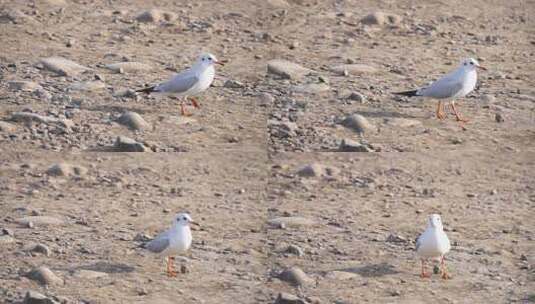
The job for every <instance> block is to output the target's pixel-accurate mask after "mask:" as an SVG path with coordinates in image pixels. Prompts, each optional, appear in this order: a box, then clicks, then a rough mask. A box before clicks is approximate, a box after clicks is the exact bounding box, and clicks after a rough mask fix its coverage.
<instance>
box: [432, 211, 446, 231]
mask: <svg viewBox="0 0 535 304" xmlns="http://www.w3.org/2000/svg"><path fill="white" fill-rule="evenodd" d="M429 227H433V228H435V229H442V228H443V226H442V219H441V218H440V214H431V215H430V216H429Z"/></svg>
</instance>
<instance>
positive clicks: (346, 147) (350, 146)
mask: <svg viewBox="0 0 535 304" xmlns="http://www.w3.org/2000/svg"><path fill="white" fill-rule="evenodd" d="M338 149H339V150H340V152H374V151H375V150H374V149H373V148H372V147H371V146H370V145H367V144H362V143H360V142H357V141H355V140H352V139H348V138H344V139H342V142H341V143H340V147H339V148H338Z"/></svg>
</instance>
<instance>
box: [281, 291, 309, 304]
mask: <svg viewBox="0 0 535 304" xmlns="http://www.w3.org/2000/svg"><path fill="white" fill-rule="evenodd" d="M275 304H307V302H306V301H304V300H302V299H300V298H299V297H298V296H295V295H293V294H289V293H286V292H281V293H279V295H278V296H277V299H276V300H275Z"/></svg>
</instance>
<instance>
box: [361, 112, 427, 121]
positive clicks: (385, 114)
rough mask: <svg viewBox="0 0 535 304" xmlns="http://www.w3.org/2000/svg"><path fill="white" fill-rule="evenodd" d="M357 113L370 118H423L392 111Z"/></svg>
mask: <svg viewBox="0 0 535 304" xmlns="http://www.w3.org/2000/svg"><path fill="white" fill-rule="evenodd" d="M357 114H360V115H362V116H364V117H368V118H412V119H415V118H421V117H418V116H414V115H408V114H404V113H399V112H392V111H358V112H357Z"/></svg>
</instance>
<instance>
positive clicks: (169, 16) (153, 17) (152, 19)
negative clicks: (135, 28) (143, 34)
mask: <svg viewBox="0 0 535 304" xmlns="http://www.w3.org/2000/svg"><path fill="white" fill-rule="evenodd" d="M174 19H176V15H175V14H174V13H169V12H162V11H161V10H158V9H151V10H148V11H145V12H143V13H141V14H139V15H138V16H137V17H136V20H137V21H138V22H142V23H158V22H161V21H163V20H167V21H173V20H174Z"/></svg>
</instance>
